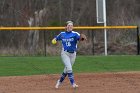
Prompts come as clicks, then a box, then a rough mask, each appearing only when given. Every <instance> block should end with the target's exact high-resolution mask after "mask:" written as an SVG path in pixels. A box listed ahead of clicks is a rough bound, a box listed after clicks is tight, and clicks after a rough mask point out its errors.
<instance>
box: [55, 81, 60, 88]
mask: <svg viewBox="0 0 140 93" xmlns="http://www.w3.org/2000/svg"><path fill="white" fill-rule="evenodd" d="M60 84H61V82H60V80H57V83H56V85H55V88H56V89H58V87H59V85H60Z"/></svg>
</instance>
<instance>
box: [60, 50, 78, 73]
mask: <svg viewBox="0 0 140 93" xmlns="http://www.w3.org/2000/svg"><path fill="white" fill-rule="evenodd" d="M61 58H62V62H63V64H64V66H65V67H64V73H72V66H73V64H74V62H75V58H76V52H74V53H69V52H66V51H64V50H62V51H61Z"/></svg>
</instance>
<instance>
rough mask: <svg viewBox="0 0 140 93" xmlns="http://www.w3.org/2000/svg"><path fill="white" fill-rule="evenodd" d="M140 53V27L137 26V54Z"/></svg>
mask: <svg viewBox="0 0 140 93" xmlns="http://www.w3.org/2000/svg"><path fill="white" fill-rule="evenodd" d="M139 54H140V33H139V27H138V26H137V55H139Z"/></svg>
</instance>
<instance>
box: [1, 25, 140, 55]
mask: <svg viewBox="0 0 140 93" xmlns="http://www.w3.org/2000/svg"><path fill="white" fill-rule="evenodd" d="M64 29H65V28H64V27H0V56H49V55H59V54H60V50H61V44H60V43H58V44H57V45H56V46H55V45H52V44H51V39H52V38H53V37H54V36H56V35H57V34H59V33H60V31H63V30H64ZM104 29H107V51H108V54H109V55H128V54H132V55H136V54H138V55H139V54H140V44H139V43H140V33H139V28H138V26H106V27H104V26H90V27H89V26H82V27H81V26H80V27H74V30H76V31H78V32H79V33H84V34H86V35H87V36H88V41H86V42H80V44H79V45H78V47H79V48H78V54H79V55H104Z"/></svg>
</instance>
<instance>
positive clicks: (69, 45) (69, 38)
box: [52, 21, 86, 88]
mask: <svg viewBox="0 0 140 93" xmlns="http://www.w3.org/2000/svg"><path fill="white" fill-rule="evenodd" d="M72 30H73V22H72V21H67V22H66V31H64V32H61V33H60V34H59V35H57V36H56V37H55V38H54V39H53V40H52V43H54V42H55V43H56V42H57V41H61V42H62V51H61V58H62V62H63V64H64V66H65V67H64V71H63V73H62V75H61V77H60V79H59V80H58V81H57V83H56V85H55V88H58V87H59V85H60V84H61V83H62V82H63V81H64V79H65V77H66V76H67V75H68V78H69V80H70V83H71V85H72V87H73V88H77V87H78V85H77V84H76V83H75V81H74V75H73V71H72V66H73V64H74V62H75V58H76V50H77V42H78V41H79V40H80V38H81V35H80V34H79V33H78V32H75V31H72ZM84 39H86V37H85V36H84V37H83V38H82V39H81V40H84Z"/></svg>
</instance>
